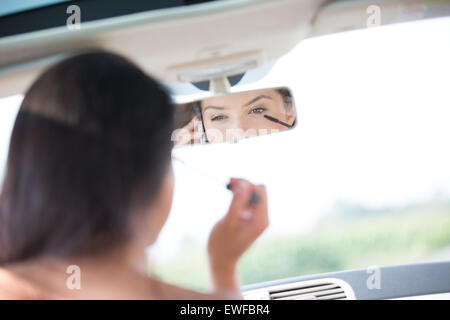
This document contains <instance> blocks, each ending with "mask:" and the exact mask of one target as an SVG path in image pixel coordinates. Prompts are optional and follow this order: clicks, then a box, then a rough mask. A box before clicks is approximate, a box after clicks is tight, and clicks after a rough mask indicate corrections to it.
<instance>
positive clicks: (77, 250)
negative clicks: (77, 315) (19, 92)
mask: <svg viewBox="0 0 450 320" xmlns="http://www.w3.org/2000/svg"><path fill="white" fill-rule="evenodd" d="M172 123H173V107H172V105H171V103H170V99H169V96H168V95H167V93H166V92H165V91H164V90H163V89H162V88H161V87H160V85H158V83H156V82H155V81H154V80H152V79H151V78H149V77H148V76H147V75H145V74H144V73H143V72H142V71H141V70H140V69H138V68H137V67H136V66H134V65H133V64H131V63H130V62H128V61H127V60H125V59H124V58H122V57H120V56H117V55H114V54H110V53H104V52H91V53H85V54H82V55H78V56H75V57H72V58H70V59H68V60H66V61H63V62H61V63H59V64H57V65H56V66H54V67H52V68H50V69H49V70H47V71H46V72H45V73H44V74H42V75H41V76H40V77H39V78H38V79H37V80H36V81H35V82H34V84H33V85H32V86H31V88H30V89H29V90H28V92H27V93H26V95H25V97H24V100H23V103H22V105H21V108H20V111H19V113H18V115H17V119H16V123H15V125H14V129H13V133H12V137H11V144H10V150H9V155H8V163H7V172H6V176H5V181H4V184H3V187H2V192H1V195H0V299H5V298H6V299H22V298H30V299H78V298H80V299H90V298H93V299H104V298H108V299H134V298H136V299H208V298H212V299H216V298H239V297H240V293H239V283H238V281H237V271H236V263H237V261H238V259H239V257H240V256H241V255H242V254H243V253H244V252H245V250H246V249H247V248H248V247H249V246H250V245H251V244H252V243H253V241H254V240H255V239H256V238H257V237H258V236H259V235H260V234H261V233H262V232H263V231H264V229H265V228H266V227H267V224H268V220H267V203H266V193H265V189H264V187H263V186H254V185H252V184H251V183H249V182H247V181H244V180H241V179H231V181H230V186H231V188H232V190H233V194H234V195H233V200H232V203H231V205H230V208H229V211H228V213H227V214H226V216H225V217H224V218H223V219H221V220H220V221H219V222H218V223H217V224H216V226H215V227H214V229H213V231H212V232H211V235H210V238H209V243H208V253H209V263H210V272H211V278H212V283H213V292H212V293H211V294H201V293H197V292H193V291H190V290H185V289H181V288H178V287H175V286H172V285H169V284H165V283H163V282H160V281H158V280H156V279H154V278H152V277H149V276H148V275H147V266H146V259H145V252H144V250H145V248H146V247H147V246H149V245H150V244H152V243H153V242H154V241H155V240H156V238H157V236H158V234H159V232H160V230H161V228H162V227H163V225H164V223H165V221H166V219H167V215H168V213H169V211H170V207H171V203H172V194H173V184H174V181H173V172H172V167H171V148H172V142H171V140H170V137H171V131H172ZM252 193H256V194H257V195H258V196H259V201H258V202H257V203H255V204H252V205H250V203H251V202H250V197H251V194H252ZM249 206H250V207H249ZM247 210H251V213H252V216H251V218H250V219H249V220H247V219H243V213H244V212H245V211H247ZM186 214H188V213H186ZM72 270H75V271H77V270H78V271H79V273H78V275H79V276H80V278H79V279H78V282H79V283H78V282H77V281H75V282H77V283H78V285H77V286H75V288H74V287H73V286H71V285H70V281H72V280H73V279H70V278H71V277H73V276H75V275H76V274H75V273H74V274H68V272H69V273H70V272H72Z"/></svg>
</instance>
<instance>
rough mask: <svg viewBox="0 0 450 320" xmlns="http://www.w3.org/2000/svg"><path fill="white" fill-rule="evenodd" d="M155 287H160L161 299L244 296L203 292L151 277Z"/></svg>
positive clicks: (215, 298) (209, 298) (211, 298)
mask: <svg viewBox="0 0 450 320" xmlns="http://www.w3.org/2000/svg"><path fill="white" fill-rule="evenodd" d="M151 281H152V283H153V286H154V287H157V288H159V293H160V294H159V295H160V296H161V297H160V298H161V299H168V300H241V299H242V296H241V295H240V294H236V293H228V292H223V293H202V292H198V291H194V290H190V289H186V288H181V287H178V286H175V285H173V284H169V283H166V282H163V281H160V280H158V279H155V278H151Z"/></svg>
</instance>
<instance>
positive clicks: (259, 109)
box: [211, 106, 267, 121]
mask: <svg viewBox="0 0 450 320" xmlns="http://www.w3.org/2000/svg"><path fill="white" fill-rule="evenodd" d="M264 111H267V108H265V107H263V106H258V107H253V108H251V109H250V111H249V112H248V114H252V113H253V114H261V113H263V112H264ZM225 118H226V116H224V115H217V116H213V117H212V118H211V121H220V120H223V119H225Z"/></svg>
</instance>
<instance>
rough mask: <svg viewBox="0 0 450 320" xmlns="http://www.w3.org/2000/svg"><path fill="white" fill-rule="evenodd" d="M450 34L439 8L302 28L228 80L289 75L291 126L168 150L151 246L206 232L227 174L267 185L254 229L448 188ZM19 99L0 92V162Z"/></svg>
mask: <svg viewBox="0 0 450 320" xmlns="http://www.w3.org/2000/svg"><path fill="white" fill-rule="evenodd" d="M449 36H450V18H444V19H435V20H429V21H422V22H415V23H405V24H399V25H394V26H388V27H378V28H372V29H367V30H361V31H354V32H347V33H342V34H337V35H332V36H326V37H319V38H315V39H309V40H305V41H303V42H301V43H300V44H299V45H298V46H297V47H296V48H295V49H294V50H292V51H291V52H290V53H289V54H287V55H286V56H285V57H283V58H281V59H280V60H279V61H278V62H277V63H276V65H275V66H274V68H273V69H272V71H271V72H270V73H269V75H268V76H267V77H265V78H264V79H263V80H261V81H259V82H258V83H254V84H252V85H251V86H245V87H243V86H242V87H239V88H237V89H238V90H247V89H252V88H260V87H270V86H289V87H290V88H291V89H292V91H293V93H294V98H295V101H296V106H297V113H298V122H297V123H298V125H297V127H296V128H295V129H294V130H292V131H289V132H282V133H278V134H274V135H271V136H263V137H257V138H252V139H248V140H245V141H241V142H239V143H238V144H234V145H233V144H218V145H209V146H195V147H183V148H179V149H177V150H175V151H174V154H175V155H176V157H178V158H181V159H183V160H184V161H185V162H187V164H188V165H186V164H183V163H180V162H177V161H174V170H175V179H176V186H175V195H174V203H173V208H172V212H171V215H170V217H169V220H168V223H167V225H166V226H165V228H164V229H163V232H162V234H161V236H160V240H159V241H158V243H157V244H156V247H155V248H154V251H155V252H156V253H159V254H161V252H164V253H165V254H167V253H169V252H176V250H178V249H180V248H183V246H186V245H188V244H189V243H191V242H195V243H198V242H199V241H201V242H202V243H203V244H204V243H206V237H207V235H208V233H209V231H210V229H211V227H212V226H213V224H214V223H215V222H216V221H217V220H218V219H219V218H220V217H221V216H222V215H223V214H224V213H225V212H226V210H227V207H228V204H229V201H230V193H229V191H227V190H226V189H225V187H224V186H225V183H226V182H227V181H228V179H229V178H230V177H232V176H233V177H244V178H247V179H249V180H251V181H253V182H256V183H264V184H265V185H266V186H267V189H268V194H269V204H270V221H271V225H270V228H269V230H268V232H267V233H266V234H265V235H264V237H271V236H273V235H276V234H280V233H287V232H293V233H299V232H312V231H313V230H314V225H315V222H316V221H317V219H318V218H319V217H320V216H321V215H322V214H324V213H325V212H327V211H328V210H330V208H332V207H333V205H334V204H335V203H336V202H337V201H340V200H341V201H348V202H352V203H357V204H361V205H365V206H369V207H373V208H379V207H387V206H401V205H405V204H412V203H417V202H421V201H430V200H432V199H434V198H436V197H437V196H438V195H440V196H443V197H446V198H447V199H450V167H449V163H450V148H449V146H450V125H449V124H450V90H449V89H448V88H449V84H450V60H449V59H448V57H450V41H448V39H450V37H449ZM20 100H21V97H20V96H17V97H12V98H8V99H3V100H0V161H2V160H3V159H4V157H5V156H6V153H7V141H8V137H9V132H10V129H11V126H12V121H13V119H14V116H15V112H16V109H17V106H18V104H19V103H20ZM193 167H194V168H197V169H200V170H202V171H204V172H206V173H207V175H202V174H201V173H198V172H197V171H195V170H192V168H193ZM1 172H2V169H1V165H0V174H1ZM209 176H213V177H215V178H216V180H217V181H216V180H213V179H211V178H210V177H209Z"/></svg>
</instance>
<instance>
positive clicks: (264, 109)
mask: <svg viewBox="0 0 450 320" xmlns="http://www.w3.org/2000/svg"><path fill="white" fill-rule="evenodd" d="M255 110H261V111H258V112H254V111H255ZM266 110H267V109H266V108H265V107H263V106H258V107H253V108H252V109H251V110H250V111H249V112H248V114H251V113H255V114H260V113H263V112H264V111H266Z"/></svg>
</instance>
